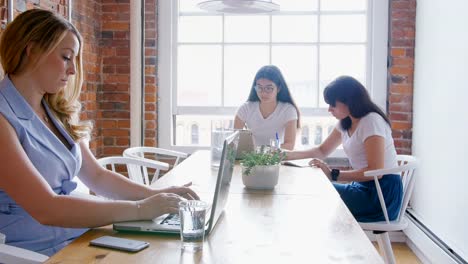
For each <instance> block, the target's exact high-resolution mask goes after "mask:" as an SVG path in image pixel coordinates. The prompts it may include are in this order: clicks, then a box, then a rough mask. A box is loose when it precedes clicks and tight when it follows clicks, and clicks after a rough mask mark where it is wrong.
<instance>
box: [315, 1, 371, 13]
mask: <svg viewBox="0 0 468 264" xmlns="http://www.w3.org/2000/svg"><path fill="white" fill-rule="evenodd" d="M320 9H322V10H324V11H336V10H340V11H341V10H343V11H344V10H346V11H365V10H366V9H367V1H366V0H326V1H321V2H320Z"/></svg>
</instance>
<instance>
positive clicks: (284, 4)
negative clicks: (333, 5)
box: [274, 0, 328, 11]
mask: <svg viewBox="0 0 468 264" xmlns="http://www.w3.org/2000/svg"><path fill="white" fill-rule="evenodd" d="M327 1H328V0H327ZM274 2H275V3H277V4H278V5H279V6H280V11H317V6H318V4H317V2H318V0H274Z"/></svg>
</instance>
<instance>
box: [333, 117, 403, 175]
mask: <svg viewBox="0 0 468 264" xmlns="http://www.w3.org/2000/svg"><path fill="white" fill-rule="evenodd" d="M336 128H337V129H338V131H340V132H341V141H342V144H343V149H344V152H345V153H346V155H347V156H348V159H349V163H350V164H351V167H352V168H353V169H356V170H358V169H362V168H365V167H367V157H366V151H365V148H364V141H365V140H366V139H367V138H368V137H370V136H375V135H377V136H381V137H383V138H384V139H385V153H384V155H385V157H384V168H391V167H395V166H396V165H397V161H396V155H397V153H396V150H395V146H394V144H393V138H392V130H391V128H390V126H389V125H388V123H387V122H385V119H383V118H382V117H381V116H380V115H379V114H377V113H375V112H371V113H369V114H367V115H366V116H364V117H362V118H361V120H360V121H359V123H358V126H357V128H356V130H355V131H354V133H353V135H352V136H351V137H350V136H349V134H348V131H346V130H343V129H342V128H341V125H340V123H338V125H336Z"/></svg>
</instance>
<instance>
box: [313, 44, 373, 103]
mask: <svg viewBox="0 0 468 264" xmlns="http://www.w3.org/2000/svg"><path fill="white" fill-rule="evenodd" d="M340 75H350V76H353V77H354V78H356V79H358V80H359V81H360V82H361V83H362V84H363V85H364V86H365V85H366V83H365V80H366V46H365V45H326V46H322V47H321V48H320V95H322V94H323V88H324V87H325V86H326V85H327V84H328V83H330V82H331V81H332V80H333V79H335V78H336V77H338V76H340ZM320 106H321V107H328V105H327V104H326V103H325V102H324V101H323V96H320Z"/></svg>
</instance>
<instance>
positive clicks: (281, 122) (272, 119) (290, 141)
mask: <svg viewBox="0 0 468 264" xmlns="http://www.w3.org/2000/svg"><path fill="white" fill-rule="evenodd" d="M299 115H300V114H299V109H298V107H297V106H296V104H295V103H294V100H293V98H292V96H291V93H290V92H289V88H288V85H287V84H286V81H285V80H284V77H283V74H281V71H280V69H279V68H278V67H276V66H274V65H267V66H263V67H262V68H260V70H258V72H257V74H256V75H255V78H254V81H253V84H252V88H251V89H250V94H249V98H248V99H247V102H245V103H244V104H243V105H242V106H241V107H240V108H239V109H238V110H237V114H236V118H235V120H234V128H235V129H243V128H244V127H247V128H248V129H250V130H251V131H252V134H253V137H254V142H255V145H257V146H260V145H270V142H271V140H272V139H273V140H278V141H279V143H280V147H281V148H282V149H289V150H292V149H294V142H295V141H296V132H297V129H298V128H299V127H300V123H299Z"/></svg>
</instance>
